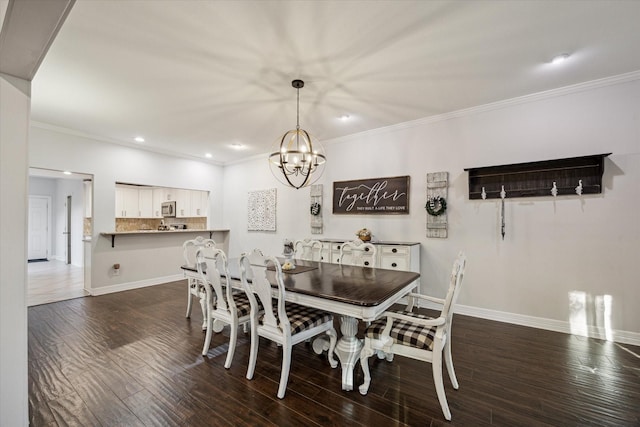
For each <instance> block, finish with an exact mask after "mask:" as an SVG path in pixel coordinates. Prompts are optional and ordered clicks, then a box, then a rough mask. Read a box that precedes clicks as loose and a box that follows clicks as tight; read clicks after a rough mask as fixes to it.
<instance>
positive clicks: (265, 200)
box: [247, 188, 277, 231]
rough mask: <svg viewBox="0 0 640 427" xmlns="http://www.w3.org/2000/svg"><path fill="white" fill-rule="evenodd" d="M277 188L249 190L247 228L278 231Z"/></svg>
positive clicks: (250, 229)
mask: <svg viewBox="0 0 640 427" xmlns="http://www.w3.org/2000/svg"><path fill="white" fill-rule="evenodd" d="M276 202H277V197H276V189H275V188H271V189H269V190H259V191H249V200H248V202H247V214H248V218H247V230H249V231H276Z"/></svg>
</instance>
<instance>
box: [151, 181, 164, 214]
mask: <svg viewBox="0 0 640 427" xmlns="http://www.w3.org/2000/svg"><path fill="white" fill-rule="evenodd" d="M166 190H167V189H166V188H162V187H159V188H154V189H152V190H151V191H152V200H153V213H152V216H153V218H162V202H165V201H167V199H165V193H166Z"/></svg>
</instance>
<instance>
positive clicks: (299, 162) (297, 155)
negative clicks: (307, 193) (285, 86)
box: [269, 80, 327, 189]
mask: <svg viewBox="0 0 640 427" xmlns="http://www.w3.org/2000/svg"><path fill="white" fill-rule="evenodd" d="M291 85H292V86H293V87H294V88H295V89H296V91H297V93H298V102H297V109H296V128H295V129H292V130H290V131H287V132H286V133H285V134H284V135H282V138H281V139H280V144H277V143H276V146H275V147H274V151H273V152H272V153H271V154H270V155H269V165H270V167H271V172H272V173H273V175H274V176H275V177H276V178H277V179H278V181H280V182H282V183H283V184H285V185H289V186H291V187H293V188H295V189H299V188H302V187H306V186H308V185H310V184H312V183H314V182H315V181H317V180H318V178H320V176H321V175H322V172H323V170H324V164H325V162H326V161H327V158H326V157H325V155H324V150H323V149H322V145H320V143H319V142H318V141H317V140H316V141H313V140H312V138H311V135H309V133H308V132H307V131H306V130H304V129H300V88H302V87H304V82H303V81H302V80H294V81H292V82H291ZM312 174H313V175H314V177H313V179H312V177H311V175H312Z"/></svg>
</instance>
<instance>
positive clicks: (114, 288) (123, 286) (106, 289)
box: [87, 274, 184, 296]
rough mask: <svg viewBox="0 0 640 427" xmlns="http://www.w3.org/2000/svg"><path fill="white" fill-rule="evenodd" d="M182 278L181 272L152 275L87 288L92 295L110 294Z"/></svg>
mask: <svg viewBox="0 0 640 427" xmlns="http://www.w3.org/2000/svg"><path fill="white" fill-rule="evenodd" d="M182 279H184V275H183V274H173V275H171V276H163V277H154V278H153V279H147V280H139V281H137V282H127V283H119V284H117V285H111V286H98V287H92V288H91V289H87V291H88V292H89V293H90V294H91V295H92V296H98V295H106V294H112V293H114V292H122V291H130V290H132V289H138V288H145V287H147V286H155V285H162V284H164V283H168V282H175V281H176V280H182Z"/></svg>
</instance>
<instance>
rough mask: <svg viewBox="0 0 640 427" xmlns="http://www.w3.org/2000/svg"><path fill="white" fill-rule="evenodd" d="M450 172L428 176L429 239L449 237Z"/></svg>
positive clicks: (429, 174)
mask: <svg viewBox="0 0 640 427" xmlns="http://www.w3.org/2000/svg"><path fill="white" fill-rule="evenodd" d="M448 185H449V172H435V173H428V174H427V203H426V204H425V209H426V210H427V237H440V238H446V237H447V187H448Z"/></svg>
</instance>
